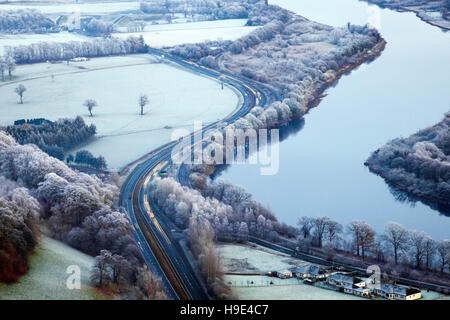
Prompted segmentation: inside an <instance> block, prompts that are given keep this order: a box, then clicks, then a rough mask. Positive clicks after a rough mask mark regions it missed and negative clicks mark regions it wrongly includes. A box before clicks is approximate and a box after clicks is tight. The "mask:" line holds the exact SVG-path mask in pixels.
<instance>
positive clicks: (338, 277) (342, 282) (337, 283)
mask: <svg viewBox="0 0 450 320" xmlns="http://www.w3.org/2000/svg"><path fill="white" fill-rule="evenodd" d="M327 283H328V284H329V285H331V286H334V287H343V288H344V289H345V288H346V287H347V288H350V287H353V286H356V287H359V288H362V287H365V286H366V283H365V282H364V281H363V280H361V279H359V278H356V277H352V276H348V275H346V274H343V273H335V274H332V275H331V276H329V277H328V278H327Z"/></svg>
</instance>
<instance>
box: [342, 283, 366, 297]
mask: <svg viewBox="0 0 450 320" xmlns="http://www.w3.org/2000/svg"><path fill="white" fill-rule="evenodd" d="M344 292H345V293H348V294H353V295H355V296H360V297H369V296H370V289H369V288H367V287H365V286H364V287H358V286H357V285H354V284H346V285H344Z"/></svg>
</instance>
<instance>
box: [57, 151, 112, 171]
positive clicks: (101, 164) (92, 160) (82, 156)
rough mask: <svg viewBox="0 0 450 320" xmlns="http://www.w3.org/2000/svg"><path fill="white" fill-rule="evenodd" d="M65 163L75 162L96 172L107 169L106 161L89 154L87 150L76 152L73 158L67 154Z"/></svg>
mask: <svg viewBox="0 0 450 320" xmlns="http://www.w3.org/2000/svg"><path fill="white" fill-rule="evenodd" d="M66 161H67V163H68V164H70V163H71V162H75V163H76V164H81V165H88V166H90V167H92V168H94V169H97V170H106V168H107V167H108V166H107V164H106V160H105V158H104V157H103V156H98V157H95V156H94V155H93V154H92V153H91V152H89V151H87V150H80V151H77V153H76V154H75V157H74V156H73V155H72V154H69V155H68V156H67V159H66Z"/></svg>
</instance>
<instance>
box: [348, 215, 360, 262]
mask: <svg viewBox="0 0 450 320" xmlns="http://www.w3.org/2000/svg"><path fill="white" fill-rule="evenodd" d="M361 222H362V221H359V220H356V221H352V222H350V224H349V225H348V226H347V230H348V232H349V233H351V234H352V236H353V243H354V245H355V248H356V255H357V256H358V257H359V254H360V248H361Z"/></svg>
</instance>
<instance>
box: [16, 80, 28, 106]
mask: <svg viewBox="0 0 450 320" xmlns="http://www.w3.org/2000/svg"><path fill="white" fill-rule="evenodd" d="M25 91H27V88H25V86H24V85H23V84H19V85H18V86H17V87H16V88H14V92H15V93H17V95H18V96H19V99H20V100H19V103H20V104H23V94H24V93H25Z"/></svg>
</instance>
